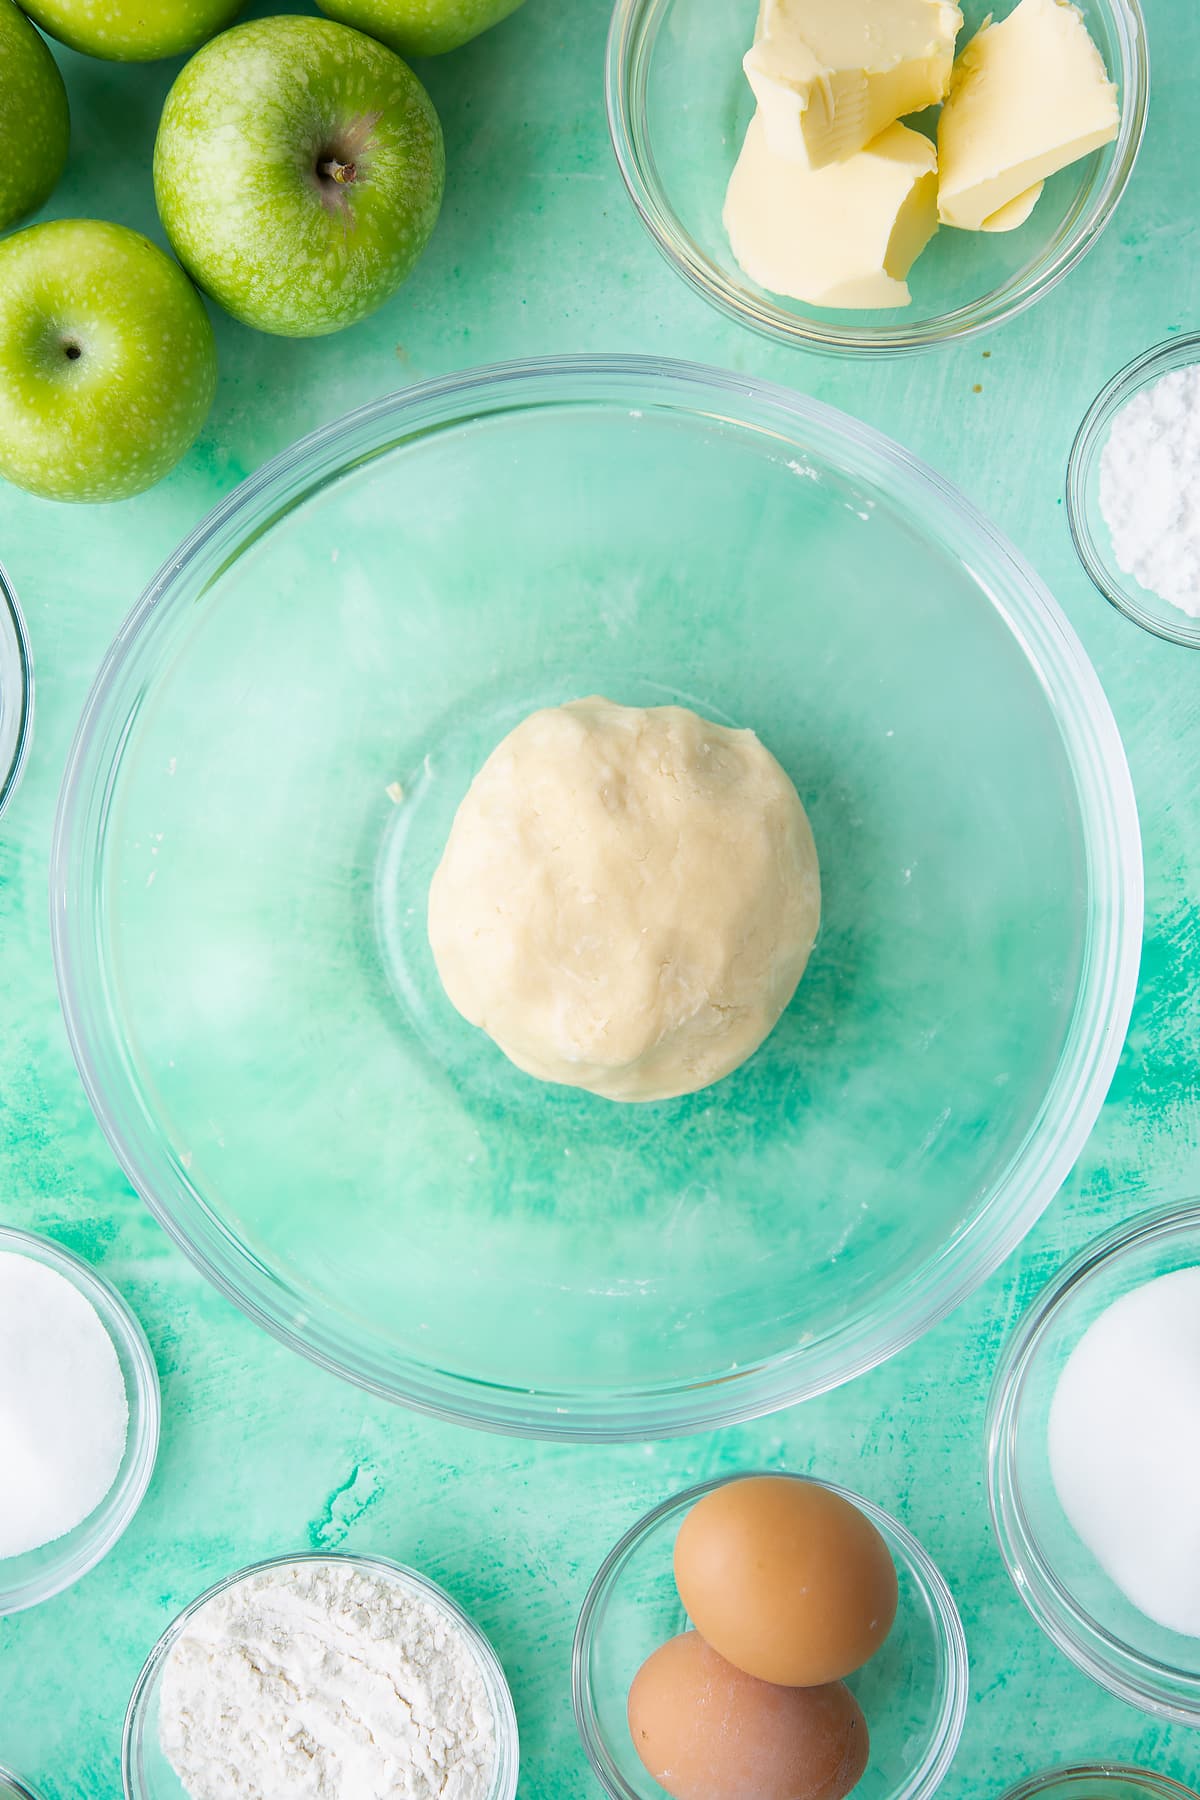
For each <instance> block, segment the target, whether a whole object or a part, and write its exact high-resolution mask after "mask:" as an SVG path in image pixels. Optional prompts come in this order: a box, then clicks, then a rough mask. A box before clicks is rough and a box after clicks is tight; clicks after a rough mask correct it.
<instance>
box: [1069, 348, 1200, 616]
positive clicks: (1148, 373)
mask: <svg viewBox="0 0 1200 1800" xmlns="http://www.w3.org/2000/svg"><path fill="white" fill-rule="evenodd" d="M1196 363H1200V332H1188V333H1186V334H1183V335H1181V336H1179V337H1173V338H1168V339H1167V340H1166V341H1165V343H1161V344H1155V345H1154V346H1153V348H1152V349H1150V350H1146V351H1144V352H1143V353H1142V355H1141V356H1137V357H1135V358H1134V360H1133V361H1132V362H1131V363H1127V364H1126V366H1125V368H1123V369H1120V370H1118V372H1117V373H1116V374H1115V375H1114V376H1113V377H1112V379H1111V381H1106V382H1105V384H1104V386H1103V387H1102V388H1101V390H1100V392H1099V393H1098V394H1097V395H1096V398H1095V399H1094V400H1093V401H1092V404H1091V405H1090V406H1089V407H1088V409H1087V412H1086V413H1085V414H1084V416H1083V423H1082V424H1081V425H1080V427H1079V430H1078V432H1077V433H1076V435H1075V442H1074V443H1073V444H1072V446H1071V455H1070V458H1069V459H1068V462H1067V524H1068V525H1069V527H1070V530H1071V539H1072V542H1073V543H1074V545H1075V550H1076V554H1077V555H1078V557H1079V560H1080V562H1081V563H1082V564H1083V566H1084V569H1085V571H1086V572H1087V575H1088V576H1089V578H1090V580H1091V582H1092V585H1093V586H1094V587H1095V588H1097V589H1098V591H1099V592H1100V593H1101V594H1103V596H1104V598H1105V599H1106V600H1107V601H1108V603H1109V605H1110V606H1115V607H1116V609H1117V611H1118V612H1119V613H1123V614H1124V616H1125V617H1126V618H1127V619H1131V620H1132V621H1133V623H1134V624H1135V625H1140V626H1141V628H1142V630H1143V631H1149V632H1151V633H1152V634H1153V636H1155V637H1157V638H1162V639H1163V640H1164V641H1165V642H1166V643H1168V644H1183V645H1185V646H1186V647H1188V648H1189V649H1192V650H1200V619H1192V620H1189V619H1188V616H1187V614H1186V613H1184V612H1180V614H1179V623H1178V625H1176V624H1175V623H1174V621H1173V620H1170V619H1168V618H1167V617H1164V616H1163V615H1162V614H1161V613H1155V612H1152V611H1151V610H1150V608H1149V607H1148V606H1146V607H1143V606H1140V605H1139V604H1138V602H1137V599H1136V597H1135V595H1134V594H1133V593H1132V592H1127V591H1126V589H1125V588H1124V587H1123V586H1122V585H1121V584H1120V583H1119V582H1118V581H1116V580H1114V578H1113V575H1112V573H1111V571H1110V565H1109V559H1108V558H1107V557H1106V556H1105V555H1104V553H1103V552H1102V551H1101V549H1100V546H1099V545H1098V544H1097V542H1096V539H1095V537H1094V535H1093V533H1092V530H1091V526H1090V525H1089V523H1088V505H1087V490H1088V481H1089V479H1090V477H1091V473H1092V470H1093V468H1094V467H1095V464H1096V461H1097V459H1098V458H1099V457H1100V456H1102V455H1103V453H1104V446H1105V444H1106V443H1107V442H1108V433H1109V429H1110V427H1111V426H1112V422H1113V420H1114V419H1115V418H1116V416H1117V414H1118V413H1119V412H1120V411H1121V410H1122V408H1123V407H1125V406H1128V404H1129V402H1130V401H1131V400H1132V399H1133V397H1134V395H1135V394H1136V393H1137V392H1138V390H1139V389H1140V388H1143V387H1147V386H1149V384H1150V382H1151V380H1154V379H1157V378H1158V377H1159V376H1160V375H1164V374H1166V373H1168V372H1169V371H1170V370H1171V369H1181V368H1188V367H1190V366H1192V365H1193V364H1196ZM1129 579H1130V583H1131V585H1132V586H1133V587H1136V582H1135V581H1134V578H1133V577H1132V576H1130V578H1129ZM1147 598H1150V596H1147ZM1163 604H1165V603H1163Z"/></svg>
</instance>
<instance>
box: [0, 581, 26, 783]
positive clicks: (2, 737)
mask: <svg viewBox="0 0 1200 1800" xmlns="http://www.w3.org/2000/svg"><path fill="white" fill-rule="evenodd" d="M32 736H33V662H32V659H31V657H30V654H29V639H28V637H27V636H26V633H25V621H24V620H23V619H22V617H21V608H20V606H19V605H18V604H17V596H16V590H15V589H14V588H13V585H12V583H11V581H10V580H9V578H8V576H7V574H6V573H5V571H4V569H3V568H2V567H0V813H2V812H3V811H4V809H5V807H6V806H7V805H8V803H9V801H10V800H11V799H12V797H13V795H14V794H15V793H16V791H17V783H18V782H19V781H20V779H21V775H22V772H23V770H24V767H25V759H26V757H27V756H28V754H29V744H30V739H31V738H32Z"/></svg>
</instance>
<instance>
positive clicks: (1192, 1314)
mask: <svg viewBox="0 0 1200 1800" xmlns="http://www.w3.org/2000/svg"><path fill="white" fill-rule="evenodd" d="M1049 1449H1050V1467H1051V1473H1052V1475H1053V1478H1054V1486H1055V1488H1056V1489H1057V1492H1058V1497H1059V1500H1060V1501H1061V1502H1062V1508H1063V1511H1064V1512H1065V1513H1066V1515H1067V1517H1068V1519H1069V1520H1070V1521H1071V1524H1072V1525H1073V1526H1074V1527H1075V1530H1076V1531H1077V1532H1078V1533H1079V1536H1080V1537H1081V1538H1082V1539H1083V1541H1084V1543H1085V1544H1086V1545H1087V1547H1088V1549H1089V1550H1090V1551H1091V1552H1092V1554H1093V1556H1094V1557H1095V1558H1096V1560H1097V1562H1098V1563H1099V1564H1100V1565H1101V1567H1102V1568H1103V1569H1104V1570H1105V1572H1106V1573H1107V1574H1108V1575H1109V1576H1110V1578H1111V1579H1112V1580H1113V1581H1114V1582H1115V1583H1116V1585H1117V1587H1119V1588H1120V1590H1121V1592H1122V1593H1123V1594H1124V1595H1125V1596H1126V1598H1127V1599H1129V1600H1131V1601H1132V1602H1133V1604H1134V1606H1136V1607H1137V1608H1138V1610H1139V1611H1140V1612H1143V1613H1144V1614H1145V1615H1146V1617H1147V1618H1148V1619H1153V1620H1154V1622H1155V1624H1158V1625H1164V1626H1166V1627H1167V1629H1168V1630H1170V1631H1178V1632H1182V1633H1183V1634H1184V1635H1185V1636H1187V1637H1200V1268H1194V1269H1178V1270H1176V1271H1175V1272H1174V1273H1173V1274H1170V1275H1161V1276H1159V1277H1158V1278H1157V1279H1156V1280H1154V1281H1149V1282H1147V1283H1146V1284H1145V1286H1143V1287H1139V1288H1135V1289H1134V1290H1133V1292H1132V1293H1129V1294H1125V1295H1123V1296H1122V1298H1121V1299H1120V1300H1117V1301H1116V1302H1114V1304H1113V1305H1112V1306H1110V1307H1109V1308H1108V1310H1107V1311H1106V1312H1103V1313H1101V1315H1100V1317H1099V1318H1098V1319H1097V1320H1096V1321H1095V1323H1094V1324H1093V1325H1091V1326H1090V1327H1089V1329H1088V1330H1087V1331H1086V1332H1085V1333H1084V1335H1083V1337H1082V1338H1081V1339H1080V1341H1079V1343H1078V1344H1077V1345H1076V1347H1075V1349H1074V1351H1073V1352H1072V1354H1071V1356H1070V1357H1069V1359H1068V1361H1067V1364H1066V1367H1065V1368H1064V1370H1063V1372H1062V1375H1061V1377H1060V1378H1059V1382H1058V1386H1057V1388H1056V1389H1055V1393H1054V1401H1053V1404H1052V1406H1051V1409H1050V1443H1049Z"/></svg>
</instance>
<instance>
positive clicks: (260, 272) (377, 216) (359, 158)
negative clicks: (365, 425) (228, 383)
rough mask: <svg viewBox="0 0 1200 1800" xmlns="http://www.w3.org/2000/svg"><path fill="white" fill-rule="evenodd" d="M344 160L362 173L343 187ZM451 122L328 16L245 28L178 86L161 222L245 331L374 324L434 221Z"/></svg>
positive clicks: (159, 194) (161, 177)
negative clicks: (326, 174) (373, 316)
mask: <svg viewBox="0 0 1200 1800" xmlns="http://www.w3.org/2000/svg"><path fill="white" fill-rule="evenodd" d="M329 157H332V158H334V159H335V160H337V159H341V160H342V161H344V162H345V163H347V164H350V165H351V166H352V168H353V171H354V173H353V179H352V181H351V182H350V184H348V185H346V186H342V187H339V186H336V185H335V184H334V183H331V182H329V181H328V180H323V179H322V178H320V177H319V175H318V169H319V167H321V166H322V164H323V163H324V162H325V161H326V160H327V158H329ZM444 183H445V152H444V149H443V145H442V129H441V125H440V124H439V122H438V117H437V113H436V112H435V111H434V108H433V102H432V101H431V100H430V98H429V96H428V94H427V93H426V92H425V89H424V88H423V87H422V86H421V83H420V82H419V81H418V80H417V78H416V76H415V75H414V74H413V72H412V70H411V69H410V68H409V67H408V65H407V64H406V63H403V62H401V60H400V58H399V57H398V56H396V55H394V54H393V53H392V51H390V50H387V49H385V48H384V46H383V45H382V44H377V43H376V42H375V41H374V39H373V38H368V37H364V36H363V35H362V33H361V32H357V31H351V30H350V29H349V28H348V27H347V26H345V25H335V24H332V23H331V22H330V21H329V20H328V19H312V18H296V17H284V18H275V19H262V20H260V21H257V22H255V23H252V24H248V25H238V26H235V27H234V29H233V30H232V31H227V32H225V33H224V35H223V36H221V37H219V38H216V39H214V41H213V42H212V43H211V44H208V45H206V46H205V48H204V49H203V50H201V51H200V52H199V54H198V55H196V56H194V57H193V58H192V60H191V62H190V63H188V65H187V66H186V68H185V69H184V70H183V71H182V73H181V74H180V75H179V77H178V79H177V80H176V82H175V85H174V87H173V88H172V89H171V92H170V93H169V94H168V96H167V103H166V106H165V107H164V109H163V116H162V123H161V124H160V126H159V132H158V141H157V143H156V145H155V150H154V192H155V197H156V199H157V201H158V211H159V216H160V217H161V219H162V222H163V225H164V227H165V228H166V232H167V235H168V237H169V238H170V240H171V243H172V244H173V245H174V247H175V252H176V254H177V255H178V257H179V260H180V262H182V263H183V265H184V267H185V268H187V269H189V270H190V271H191V273H192V274H193V276H194V277H195V279H196V280H197V281H198V282H199V284H200V286H201V287H202V288H205V289H206V290H207V292H208V293H210V294H211V295H212V296H213V298H214V299H215V300H218V301H219V302H220V304H221V305H222V306H223V307H225V308H226V310H227V311H228V312H231V313H232V314H233V316H234V318H236V319H241V320H242V322H243V323H244V324H246V325H253V326H255V327H257V329H258V330H260V331H269V332H274V333H277V334H278V335H279V336H282V337H320V336H323V335H324V334H325V333H327V332H331V331H340V330H341V329H342V328H343V327H344V326H347V325H353V324H355V323H356V321H357V320H359V319H365V318H366V317H367V315H368V314H369V313H372V312H374V311H375V310H376V308H377V307H379V306H381V305H382V304H383V302H384V301H385V300H387V299H388V298H389V296H390V295H392V294H393V293H394V292H395V291H396V289H397V288H398V287H399V286H400V284H401V282H403V281H404V280H405V279H406V277H407V276H408V275H409V274H410V273H411V271H412V268H413V265H414V264H415V263H416V261H417V259H418V257H419V256H420V255H421V252H422V251H423V250H424V248H425V246H426V244H427V243H428V241H429V238H430V235H431V233H432V231H433V228H434V225H435V224H436V223H437V216H438V212H439V210H440V208H441V203H442V189H443V186H444Z"/></svg>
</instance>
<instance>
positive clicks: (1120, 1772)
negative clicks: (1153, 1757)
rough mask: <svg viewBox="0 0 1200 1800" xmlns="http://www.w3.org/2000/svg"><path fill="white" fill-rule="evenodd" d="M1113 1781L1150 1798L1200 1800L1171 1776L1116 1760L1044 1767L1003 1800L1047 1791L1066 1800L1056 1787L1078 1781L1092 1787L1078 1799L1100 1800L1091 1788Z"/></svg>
mask: <svg viewBox="0 0 1200 1800" xmlns="http://www.w3.org/2000/svg"><path fill="white" fill-rule="evenodd" d="M1109 1782H1120V1783H1122V1784H1123V1785H1124V1786H1126V1787H1134V1788H1137V1790H1138V1791H1139V1793H1141V1794H1144V1795H1145V1796H1146V1800H1198V1797H1197V1795H1196V1794H1194V1793H1193V1791H1192V1789H1191V1788H1188V1787H1184V1785H1183V1783H1182V1782H1181V1781H1174V1780H1172V1778H1171V1776H1169V1775H1155V1774H1154V1773H1153V1772H1152V1771H1151V1770H1150V1769H1135V1768H1134V1767H1133V1765H1132V1764H1131V1763H1116V1762H1105V1763H1071V1764H1068V1765H1067V1766H1066V1767H1064V1768H1061V1769H1043V1770H1042V1772H1041V1774H1039V1775H1030V1776H1028V1777H1027V1778H1026V1780H1024V1781H1019V1782H1018V1783H1017V1785H1016V1787H1013V1788H1009V1790H1008V1792H1007V1793H1006V1794H1004V1796H1003V1800H1038V1797H1039V1796H1040V1795H1045V1794H1050V1795H1051V1796H1052V1800H1066V1796H1058V1795H1057V1793H1056V1790H1058V1789H1059V1788H1073V1787H1074V1786H1075V1785H1076V1783H1078V1784H1079V1785H1080V1788H1081V1790H1082V1789H1083V1787H1084V1786H1085V1785H1086V1787H1087V1789H1088V1791H1087V1792H1083V1791H1081V1792H1080V1793H1079V1794H1078V1795H1077V1797H1076V1800H1098V1797H1097V1796H1096V1794H1095V1793H1094V1792H1092V1791H1091V1790H1092V1787H1093V1784H1095V1783H1100V1784H1107V1783H1109Z"/></svg>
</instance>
